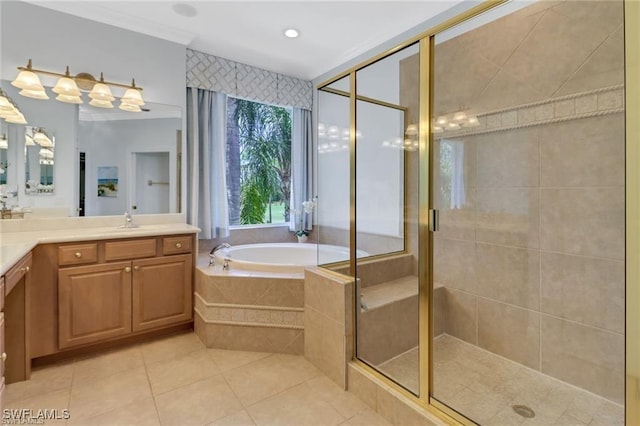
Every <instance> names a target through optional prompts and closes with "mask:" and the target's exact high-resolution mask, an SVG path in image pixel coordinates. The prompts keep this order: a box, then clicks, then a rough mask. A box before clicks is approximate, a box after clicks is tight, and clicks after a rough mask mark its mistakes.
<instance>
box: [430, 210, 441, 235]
mask: <svg viewBox="0 0 640 426" xmlns="http://www.w3.org/2000/svg"><path fill="white" fill-rule="evenodd" d="M439 230H440V210H438V209H429V231H431V232H437V231H439Z"/></svg>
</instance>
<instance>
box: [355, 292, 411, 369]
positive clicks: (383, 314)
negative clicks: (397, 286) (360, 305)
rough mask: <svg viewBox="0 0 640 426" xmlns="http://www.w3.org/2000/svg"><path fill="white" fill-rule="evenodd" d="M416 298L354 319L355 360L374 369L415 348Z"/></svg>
mask: <svg viewBox="0 0 640 426" xmlns="http://www.w3.org/2000/svg"><path fill="white" fill-rule="evenodd" d="M418 316H419V310H418V298H417V296H416V297H411V298H407V299H402V300H399V301H396V302H394V303H390V304H387V305H383V306H380V307H378V308H376V309H370V310H368V311H364V312H362V313H361V315H360V316H359V317H358V334H357V336H358V345H357V350H358V357H359V358H362V359H364V360H366V361H367V362H369V363H371V364H373V365H377V364H380V363H382V362H384V361H387V360H389V359H391V358H393V357H395V356H397V355H400V354H401V353H403V352H406V351H408V350H409V349H411V348H414V347H415V346H417V345H418Z"/></svg>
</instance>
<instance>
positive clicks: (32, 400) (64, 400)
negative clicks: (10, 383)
mask: <svg viewBox="0 0 640 426" xmlns="http://www.w3.org/2000/svg"><path fill="white" fill-rule="evenodd" d="M68 408H69V389H61V390H57V391H53V392H48V393H43V394H39V395H34V396H31V397H27V398H24V399H19V400H14V401H7V402H5V405H4V407H3V409H9V410H13V409H15V410H21V409H30V410H32V411H36V410H41V409H50V410H56V414H57V415H58V416H59V417H64V416H65V412H64V411H63V410H67V409H68ZM33 414H34V415H35V413H33ZM68 414H69V415H70V416H71V417H73V416H74V413H73V411H69V412H68ZM4 416H6V413H3V423H5V422H4V420H5V417H4ZM16 420H18V421H20V420H19V419H16ZM24 420H26V419H24ZM46 423H47V424H58V425H60V424H64V423H65V422H64V421H63V420H51V421H50V422H46ZM18 424H19V423H18Z"/></svg>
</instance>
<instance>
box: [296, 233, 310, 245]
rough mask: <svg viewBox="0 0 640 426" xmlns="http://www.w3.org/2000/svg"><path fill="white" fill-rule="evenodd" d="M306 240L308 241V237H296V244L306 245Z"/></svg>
mask: <svg viewBox="0 0 640 426" xmlns="http://www.w3.org/2000/svg"><path fill="white" fill-rule="evenodd" d="M308 239H309V237H308V236H307V235H298V242H299V243H306V242H307V240H308Z"/></svg>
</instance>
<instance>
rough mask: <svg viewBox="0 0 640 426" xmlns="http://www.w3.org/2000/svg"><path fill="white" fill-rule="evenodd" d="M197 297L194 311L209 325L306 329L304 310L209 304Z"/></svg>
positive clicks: (197, 295) (196, 294)
mask: <svg viewBox="0 0 640 426" xmlns="http://www.w3.org/2000/svg"><path fill="white" fill-rule="evenodd" d="M195 296H196V297H195V302H196V303H195V308H194V310H195V311H196V313H198V315H199V316H200V317H201V318H202V320H203V321H204V322H205V323H207V324H227V325H243V326H254V327H271V328H290V329H296V330H303V329H304V308H291V307H284V306H282V307H281V306H261V305H234V304H225V303H208V302H206V301H205V300H204V299H203V298H202V296H200V295H199V294H198V293H195Z"/></svg>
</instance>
